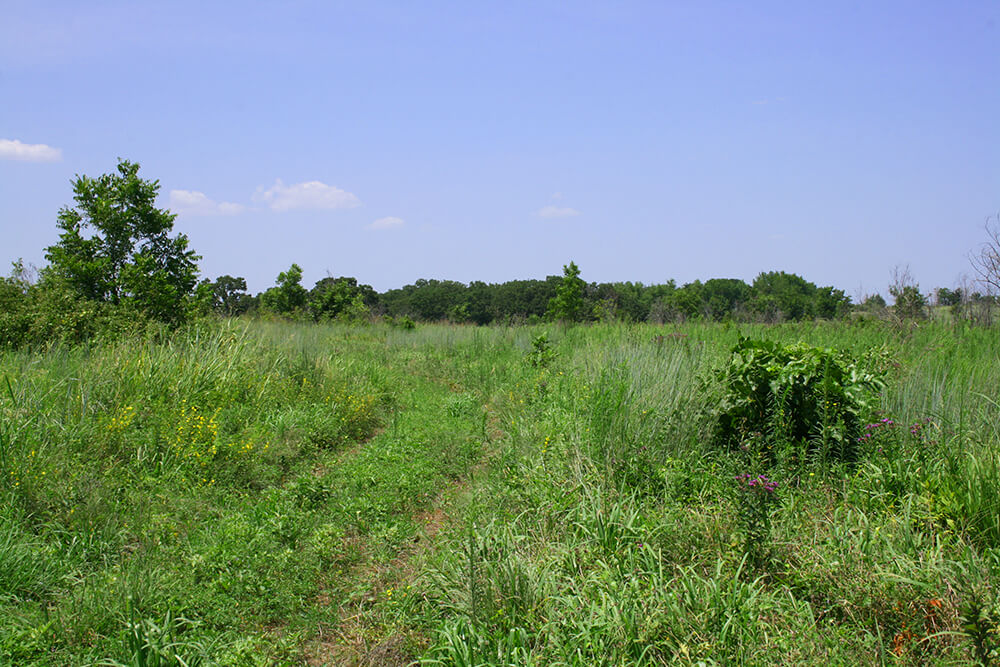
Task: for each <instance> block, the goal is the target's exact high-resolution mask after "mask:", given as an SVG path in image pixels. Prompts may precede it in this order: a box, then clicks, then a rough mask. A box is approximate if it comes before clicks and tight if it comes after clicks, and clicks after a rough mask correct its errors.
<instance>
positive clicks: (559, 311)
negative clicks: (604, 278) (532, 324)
mask: <svg viewBox="0 0 1000 667" xmlns="http://www.w3.org/2000/svg"><path fill="white" fill-rule="evenodd" d="M585 286H586V283H585V282H584V281H583V280H582V279H581V278H580V269H579V267H577V265H576V264H575V263H574V262H570V263H569V264H567V265H565V266H563V277H562V282H561V283H560V284H559V287H558V288H557V289H556V295H555V296H554V297H552V300H551V301H549V308H548V316H549V317H550V318H552V319H554V320H557V321H560V322H579V321H581V320H582V319H583V317H584V314H585V313H584V307H583V289H584V287H585Z"/></svg>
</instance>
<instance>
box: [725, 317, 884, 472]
mask: <svg viewBox="0 0 1000 667" xmlns="http://www.w3.org/2000/svg"><path fill="white" fill-rule="evenodd" d="M878 357H879V355H877V354H876V355H874V357H870V358H865V359H861V360H857V359H852V358H851V357H849V356H848V355H847V354H844V353H841V352H837V351H836V350H832V349H829V348H821V347H813V346H810V345H807V344H805V343H795V344H792V345H779V344H778V343H775V342H772V341H767V340H751V339H750V338H745V337H741V338H740V339H739V342H738V343H737V344H736V346H735V347H734V348H733V350H732V353H731V355H730V357H729V361H728V363H727V364H726V366H725V367H724V368H722V369H721V370H719V371H718V372H717V375H716V380H717V381H719V382H720V383H721V385H722V391H721V395H720V396H719V397H718V400H717V401H716V402H715V403H714V407H713V408H712V421H713V431H712V442H713V444H714V445H715V446H716V447H721V448H733V447H738V446H743V447H746V446H748V443H760V442H772V443H773V442H775V441H777V442H783V443H802V442H806V443H809V447H810V449H812V450H813V452H814V453H819V454H821V455H822V457H823V458H827V459H833V460H840V461H850V460H854V459H855V458H856V456H857V443H858V437H859V436H860V433H861V425H862V424H863V423H864V421H865V418H866V417H867V416H868V415H869V414H871V413H872V412H873V411H874V409H875V408H876V406H877V401H878V398H879V392H880V391H881V390H882V388H883V387H884V380H883V377H884V375H885V373H884V370H882V369H881V368H879V366H880V364H878V363H877V359H878ZM761 436H766V437H763V438H762V437H761Z"/></svg>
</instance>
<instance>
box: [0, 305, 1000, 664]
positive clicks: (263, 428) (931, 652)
mask: <svg viewBox="0 0 1000 667" xmlns="http://www.w3.org/2000/svg"><path fill="white" fill-rule="evenodd" d="M745 337H748V338H750V339H753V340H757V341H771V342H773V343H774V344H775V345H776V348H781V349H785V348H784V346H793V345H795V344H799V343H802V344H805V345H807V346H813V347H811V348H810V349H813V350H816V349H821V348H822V349H825V348H832V349H835V350H837V351H839V352H841V353H843V355H845V356H844V358H850V359H857V360H869V361H870V364H871V366H870V367H871V368H875V367H877V368H878V370H879V372H880V373H881V375H880V376H879V377H880V383H881V384H879V388H878V391H877V392H875V393H874V395H873V401H874V402H873V403H870V404H859V405H865V406H866V407H865V410H866V412H865V414H859V415H857V418H858V419H860V420H861V421H860V422H858V425H857V428H858V429H860V430H859V431H858V432H857V433H853V432H851V431H850V429H849V428H848V426H850V424H849V423H848V421H849V419H848V418H850V419H853V418H854V417H853V416H852V415H849V414H848V413H844V412H841V413H837V415H839V416H838V417H837V419H834V420H830V419H827V418H826V417H823V418H822V419H820V420H818V421H816V423H810V424H807V426H808V428H809V429H810V430H809V431H808V433H807V434H806V435H805V436H804V437H790V433H791V432H790V431H787V430H785V431H783V430H782V429H781V428H778V426H779V425H777V424H774V423H767V424H765V425H764V426H762V427H760V428H759V429H757V430H754V431H750V432H747V433H743V434H742V435H741V437H740V438H737V439H735V440H733V441H732V442H731V443H728V444H727V443H726V442H723V441H722V440H720V437H719V423H720V421H719V413H720V406H725V405H727V400H728V398H727V394H726V392H727V388H726V385H725V382H726V379H725V374H724V369H725V368H726V367H727V364H730V363H731V362H732V359H733V354H732V350H733V349H734V346H736V345H737V344H739V343H740V341H741V340H742V339H743V338H745ZM769 344H770V343H769ZM796 349H797V348H796ZM803 349H805V348H803ZM816 358H821V357H816ZM824 363H825V364H826V365H825V366H822V365H821V367H822V368H825V369H826V372H827V373H829V369H830V362H824ZM859 363H860V362H859ZM866 363H868V362H866ZM815 368H820V367H815ZM815 368H814V371H815ZM852 368H853V367H852ZM858 368H861V366H859V367H858ZM810 372H813V371H810ZM816 372H819V371H816ZM851 372H854V371H853V370H852V371H851ZM859 372H860V371H859ZM852 377H853V376H852ZM845 382H846V380H845ZM829 395H830V396H832V395H833V394H829ZM844 396H847V394H845V395H844ZM840 400H846V399H840ZM823 405H826V403H824V404H823ZM785 407H787V406H786V405H785V404H784V403H783V404H782V405H781V406H780V408H781V409H782V410H783V409H784V408H785ZM821 407H822V406H821ZM813 409H814V410H815V409H819V408H817V406H813ZM822 409H826V408H822ZM830 409H831V410H832V409H833V408H830ZM776 414H777V413H776ZM781 414H784V413H783V412H782V413H781ZM823 414H824V415H827V414H833V413H827V412H824V413H823ZM845 415H846V416H845ZM788 419H789V420H791V419H793V416H789V417H788ZM814 421H815V420H814ZM787 423H789V424H790V423H792V422H791V421H788V422H787ZM831 442H832V443H833V444H832V445H831ZM838 447H839V449H838ZM845 448H848V449H849V450H850V452H849V455H848V454H844V451H846V450H845ZM838 452H839V453H838ZM0 479H2V482H0V494H2V500H0V664H12V665H36V664H37V665H78V664H79V665H136V666H146V665H150V666H151V665H215V664H221V665H299V664H313V665H323V664H359V665H379V664H382V665H395V664H399V665H403V664H411V663H414V662H417V663H419V664H426V665H470V666H471V665H659V664H681V665H684V664H691V665H698V664H705V665H710V664H746V665H771V664H789V665H809V664H824V665H840V664H843V665H857V664H888V665H910V664H976V663H980V664H992V663H995V662H997V661H998V659H1000V593H998V591H1000V585H998V582H997V579H998V575H1000V338H998V337H997V335H996V331H995V330H994V329H991V328H973V327H968V326H965V325H963V324H961V323H945V322H922V323H920V324H919V325H916V324H914V325H912V326H910V325H904V326H893V325H889V324H886V323H883V322H877V321H860V322H853V323H852V322H816V323H796V324H782V325H771V326H766V325H750V324H747V325H735V324H698V323H691V324H684V325H677V326H674V325H670V326H667V327H663V326H659V327H655V326H652V325H628V324H607V325H593V326H575V327H560V326H556V325H548V326H537V327H474V326H455V325H420V326H418V327H417V328H416V329H414V330H406V329H401V328H393V327H390V326H387V325H382V324H378V325H358V326H347V325H336V324H292V323H281V322H262V321H240V320H230V321H210V322H204V323H201V324H194V325H191V326H188V327H187V328H185V329H183V330H181V331H180V332H178V333H176V334H174V335H172V336H169V337H165V336H162V335H160V336H157V335H154V334H150V335H149V336H148V337H138V338H129V339H125V340H118V341H115V342H106V343H100V342H92V343H89V344H85V345H82V346H76V347H67V348H62V347H54V348H52V349H48V350H45V351H34V352H32V351H4V352H0Z"/></svg>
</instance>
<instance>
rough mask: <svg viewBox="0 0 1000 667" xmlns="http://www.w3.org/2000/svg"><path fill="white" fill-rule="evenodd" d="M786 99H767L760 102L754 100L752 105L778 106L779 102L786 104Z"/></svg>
mask: <svg viewBox="0 0 1000 667" xmlns="http://www.w3.org/2000/svg"><path fill="white" fill-rule="evenodd" d="M784 101H785V98H784V97H766V98H761V99H759V100H753V101H751V102H750V104H753V105H755V106H767V105H768V104H778V103H779V102H784Z"/></svg>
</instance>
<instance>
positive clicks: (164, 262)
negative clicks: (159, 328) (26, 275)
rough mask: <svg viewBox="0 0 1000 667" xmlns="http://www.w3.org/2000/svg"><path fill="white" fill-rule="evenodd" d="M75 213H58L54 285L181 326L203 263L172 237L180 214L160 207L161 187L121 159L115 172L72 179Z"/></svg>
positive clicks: (50, 272)
mask: <svg viewBox="0 0 1000 667" xmlns="http://www.w3.org/2000/svg"><path fill="white" fill-rule="evenodd" d="M72 183H73V199H74V202H75V203H74V205H73V206H66V207H64V208H62V209H61V210H60V211H59V217H58V223H57V224H58V227H59V229H60V230H61V232H60V235H59V241H58V242H57V243H56V244H55V245H52V246H49V247H48V248H47V249H46V253H45V258H46V259H47V260H48V261H49V266H48V268H47V269H46V270H45V274H46V277H47V278H48V279H54V280H60V281H62V282H63V283H64V284H65V285H66V286H67V287H68V288H69V289H70V290H71V291H72V292H74V293H75V294H76V295H77V296H79V297H82V298H84V299H87V300H91V301H97V302H101V303H111V304H115V305H130V306H133V307H135V309H136V310H138V311H139V312H141V313H143V314H145V315H147V316H148V317H151V318H153V319H156V320H160V321H163V322H173V323H176V322H179V321H181V320H183V319H184V318H185V316H186V314H187V312H188V306H189V305H190V302H191V301H192V298H193V297H194V294H195V285H196V283H197V276H198V264H197V262H198V260H199V259H201V258H200V257H199V256H198V255H196V254H195V253H194V251H192V250H189V249H188V238H187V236H185V235H183V234H178V235H176V236H170V233H171V231H173V225H174V218H175V216H174V214H173V213H171V212H170V211H167V210H165V209H159V208H157V207H156V203H155V202H156V195H157V193H158V192H159V190H160V183H159V181H155V180H154V181H149V180H144V179H142V178H140V177H139V165H138V163H135V162H129V161H128V160H119V161H118V168H117V170H116V173H111V174H104V175H102V176H99V177H97V178H90V177H88V176H77V177H76V178H75V179H74V180H73V182H72Z"/></svg>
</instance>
